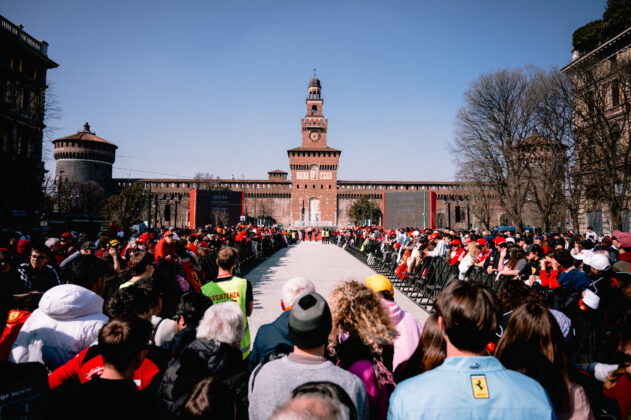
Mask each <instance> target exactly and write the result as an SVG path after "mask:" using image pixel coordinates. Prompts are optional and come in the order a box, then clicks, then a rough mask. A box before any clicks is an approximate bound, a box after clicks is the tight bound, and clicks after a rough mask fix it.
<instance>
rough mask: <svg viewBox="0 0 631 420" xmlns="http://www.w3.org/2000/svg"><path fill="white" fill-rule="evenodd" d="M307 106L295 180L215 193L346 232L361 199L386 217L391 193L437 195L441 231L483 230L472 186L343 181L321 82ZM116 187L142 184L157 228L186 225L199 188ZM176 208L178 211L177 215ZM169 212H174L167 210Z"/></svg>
mask: <svg viewBox="0 0 631 420" xmlns="http://www.w3.org/2000/svg"><path fill="white" fill-rule="evenodd" d="M305 103H306V114H305V116H304V118H303V119H302V121H301V143H300V146H298V147H295V148H292V149H289V150H287V155H288V157H289V169H290V174H291V176H290V179H288V175H289V173H288V172H285V171H282V170H280V169H276V170H272V171H270V172H268V178H267V179H218V180H214V182H216V186H215V187H216V188H223V189H229V190H232V191H242V192H243V196H244V211H245V214H246V215H248V216H251V217H254V218H261V219H264V218H273V219H275V220H276V221H277V222H278V223H281V224H283V225H284V226H286V227H292V228H301V227H318V228H327V227H328V228H342V227H346V226H347V225H351V224H353V223H354V221H353V220H351V219H350V217H349V215H348V210H349V208H350V207H351V206H352V205H353V203H354V202H355V201H356V200H357V199H358V198H359V197H360V196H362V195H366V196H368V198H369V199H370V200H371V202H372V203H374V204H376V205H377V206H379V207H380V208H381V209H382V212H383V210H384V208H383V207H384V203H385V200H384V196H385V194H386V193H388V192H419V191H434V192H435V193H436V195H437V206H436V212H437V215H436V216H437V218H436V220H437V227H439V228H444V227H451V228H453V229H465V228H469V227H473V226H475V227H477V226H479V220H478V221H476V216H475V211H474V210H475V209H474V207H473V206H474V204H475V197H474V196H472V193H474V192H475V188H474V187H473V186H472V185H471V184H469V183H466V182H443V181H352V180H340V179H338V177H337V172H338V168H339V164H340V155H341V153H342V152H341V151H340V150H338V149H335V148H332V147H329V145H328V120H327V119H326V118H325V117H324V110H323V104H324V99H323V96H322V85H321V82H320V80H318V79H317V78H316V77H314V78H312V79H311V80H310V81H309V84H308V87H307V97H306V101H305ZM113 182H114V185H115V188H116V189H119V190H120V189H122V188H125V187H128V186H130V185H131V184H132V183H133V182H143V183H144V184H145V189H146V190H148V191H150V192H151V197H152V211H151V214H152V218H153V220H152V221H151V223H152V224H153V225H158V226H161V225H162V226H174V225H175V226H187V225H188V220H189V210H190V209H189V192H190V190H192V189H196V188H199V187H200V185H198V182H196V181H195V180H193V179H164V178H153V179H128V178H121V179H114V180H113ZM174 206H175V209H176V211H175V212H174V211H172V209H173V208H174ZM167 208H168V209H169V210H168V211H165V209H167ZM493 211H494V216H493V217H494V218H493V219H492V222H494V224H499V216H498V215H497V214H496V213H497V209H493ZM176 214H177V217H176ZM165 215H166V216H168V217H165ZM375 224H377V223H375Z"/></svg>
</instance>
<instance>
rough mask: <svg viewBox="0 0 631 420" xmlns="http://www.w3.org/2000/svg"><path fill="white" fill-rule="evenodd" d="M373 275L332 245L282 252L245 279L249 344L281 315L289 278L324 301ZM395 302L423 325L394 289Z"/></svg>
mask: <svg viewBox="0 0 631 420" xmlns="http://www.w3.org/2000/svg"><path fill="white" fill-rule="evenodd" d="M371 274H375V272H374V271H373V270H372V269H371V268H370V267H368V266H367V265H365V264H363V263H361V262H360V261H358V260H357V259H356V258H354V257H353V256H352V255H350V254H349V253H348V252H346V251H344V250H343V249H342V248H339V247H337V246H335V245H330V244H327V245H323V244H322V243H320V242H301V243H299V244H297V245H291V246H289V247H288V248H283V249H281V250H280V251H278V252H276V253H275V254H274V255H273V256H271V257H270V258H268V259H267V260H266V261H265V262H263V263H262V264H260V265H259V266H258V267H256V269H254V270H252V271H251V272H250V273H249V274H248V275H247V276H246V277H247V279H248V280H250V282H252V286H253V288H254V311H253V313H252V316H251V317H250V318H249V322H250V335H251V337H252V342H254V337H255V336H256V331H257V330H258V328H259V326H261V325H263V324H267V323H270V322H272V321H273V320H274V319H276V317H277V316H278V315H279V314H280V313H281V307H280V290H281V286H282V285H283V283H285V282H286V281H287V280H289V279H290V278H292V277H299V276H300V277H306V278H308V279H309V280H311V281H312V282H313V283H314V284H315V285H316V291H317V292H318V293H320V294H321V295H322V296H324V297H326V298H328V297H329V295H330V293H331V291H332V290H333V289H334V288H335V286H336V285H337V284H338V283H339V282H340V281H344V280H357V281H363V280H364V279H365V278H366V277H368V276H370V275H371ZM395 301H396V302H397V303H399V305H401V307H402V308H403V309H404V310H405V311H408V312H410V313H412V314H413V315H414V316H415V317H416V318H417V319H418V320H419V322H420V323H421V325H423V324H424V323H425V319H427V317H428V314H427V312H425V311H424V310H422V309H421V308H419V307H418V306H417V305H416V304H415V303H414V302H412V301H411V300H410V299H408V298H407V297H406V296H405V295H403V294H401V293H400V292H399V291H398V290H396V289H395Z"/></svg>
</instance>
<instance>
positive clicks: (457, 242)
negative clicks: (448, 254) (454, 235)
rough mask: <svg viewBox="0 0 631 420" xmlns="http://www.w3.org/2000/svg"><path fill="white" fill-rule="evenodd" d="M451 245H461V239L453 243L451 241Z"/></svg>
mask: <svg viewBox="0 0 631 420" xmlns="http://www.w3.org/2000/svg"><path fill="white" fill-rule="evenodd" d="M451 245H452V246H453V245H460V239H454V240H453V241H451Z"/></svg>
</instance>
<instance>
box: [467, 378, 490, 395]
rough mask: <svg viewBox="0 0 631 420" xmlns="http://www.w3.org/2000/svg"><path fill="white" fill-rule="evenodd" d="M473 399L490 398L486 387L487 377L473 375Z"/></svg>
mask: <svg viewBox="0 0 631 420" xmlns="http://www.w3.org/2000/svg"><path fill="white" fill-rule="evenodd" d="M471 387H472V388H473V398H475V399H480V398H489V388H488V386H487V385H486V375H471Z"/></svg>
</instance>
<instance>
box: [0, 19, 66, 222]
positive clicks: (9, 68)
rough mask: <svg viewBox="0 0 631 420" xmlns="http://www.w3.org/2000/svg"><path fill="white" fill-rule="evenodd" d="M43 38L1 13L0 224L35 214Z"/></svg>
mask: <svg viewBox="0 0 631 420" xmlns="http://www.w3.org/2000/svg"><path fill="white" fill-rule="evenodd" d="M56 67H57V63H55V62H54V61H52V60H51V59H50V58H48V43H47V42H46V41H38V40H36V39H35V38H33V37H32V36H31V35H29V34H27V33H26V32H24V30H23V27H22V25H15V24H13V23H11V22H10V21H9V20H7V19H5V18H4V17H2V16H0V178H1V179H2V180H3V181H2V182H0V197H2V200H0V225H20V224H23V225H25V226H29V227H30V226H33V225H36V224H37V223H38V221H39V218H40V212H41V202H42V182H43V179H44V174H45V172H46V171H45V169H44V162H43V161H42V140H43V131H44V127H45V126H44V113H45V106H44V105H45V91H46V72H47V71H48V70H49V69H53V68H56Z"/></svg>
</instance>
